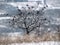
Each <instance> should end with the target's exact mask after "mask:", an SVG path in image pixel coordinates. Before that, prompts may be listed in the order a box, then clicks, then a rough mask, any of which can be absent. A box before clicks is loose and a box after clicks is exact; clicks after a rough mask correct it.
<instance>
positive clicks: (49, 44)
mask: <svg viewBox="0 0 60 45" xmlns="http://www.w3.org/2000/svg"><path fill="white" fill-rule="evenodd" d="M8 45H60V42H54V41H50V42H49V41H48V42H39V43H34V42H33V43H13V44H8Z"/></svg>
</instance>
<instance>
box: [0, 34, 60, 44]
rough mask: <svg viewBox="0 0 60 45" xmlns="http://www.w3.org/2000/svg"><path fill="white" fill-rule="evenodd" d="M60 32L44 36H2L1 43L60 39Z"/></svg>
mask: <svg viewBox="0 0 60 45" xmlns="http://www.w3.org/2000/svg"><path fill="white" fill-rule="evenodd" d="M59 37H60V34H44V35H43V36H29V35H25V36H23V37H20V36H16V37H0V44H4V45H6V44H10V43H22V42H40V41H60V38H59Z"/></svg>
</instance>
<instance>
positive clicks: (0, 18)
mask: <svg viewBox="0 0 60 45" xmlns="http://www.w3.org/2000/svg"><path fill="white" fill-rule="evenodd" d="M3 19H4V20H5V19H13V17H0V20H3Z"/></svg>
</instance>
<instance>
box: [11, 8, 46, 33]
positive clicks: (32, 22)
mask: <svg viewBox="0 0 60 45" xmlns="http://www.w3.org/2000/svg"><path fill="white" fill-rule="evenodd" d="M43 8H45V7H43ZM43 8H42V10H39V11H34V12H33V10H32V12H33V13H32V12H31V11H28V10H19V11H20V14H18V15H16V16H14V17H13V19H12V20H11V21H10V22H11V26H13V27H14V28H16V27H18V28H22V29H23V30H26V34H29V33H30V32H31V31H33V30H35V29H36V28H37V27H38V28H39V27H40V25H42V24H43V23H44V22H41V21H42V20H46V18H45V19H42V16H43V14H44V12H43V10H44V9H43ZM38 30H39V29H37V31H38Z"/></svg>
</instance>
